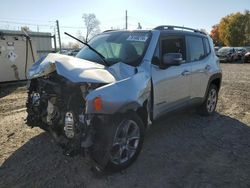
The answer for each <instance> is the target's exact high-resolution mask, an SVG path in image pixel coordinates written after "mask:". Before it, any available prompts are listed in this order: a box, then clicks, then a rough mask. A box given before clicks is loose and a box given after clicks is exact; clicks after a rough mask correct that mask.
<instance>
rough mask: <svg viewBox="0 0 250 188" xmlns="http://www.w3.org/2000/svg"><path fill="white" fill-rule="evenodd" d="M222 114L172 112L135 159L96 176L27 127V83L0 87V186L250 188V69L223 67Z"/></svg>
mask: <svg viewBox="0 0 250 188" xmlns="http://www.w3.org/2000/svg"><path fill="white" fill-rule="evenodd" d="M222 68H223V83H222V88H221V91H220V94H219V103H218V106H217V112H216V113H215V114H214V115H213V116H211V117H200V116H199V115H196V113H195V112H193V111H185V112H179V113H177V114H174V115H173V114H172V115H169V116H167V117H165V118H163V119H162V120H161V121H159V122H156V123H154V124H153V126H152V128H151V129H150V130H149V131H148V132H147V136H146V139H145V142H144V146H143V149H142V152H141V154H140V156H139V157H138V160H137V161H136V162H135V163H134V164H133V165H132V166H131V167H129V168H128V169H126V170H124V171H123V172H120V173H115V174H110V175H105V176H100V177H96V176H95V175H94V174H93V173H92V172H91V170H90V169H91V160H89V159H88V158H83V157H80V156H75V157H72V158H70V157H66V156H64V155H62V151H61V149H60V148H59V147H58V146H57V145H56V144H55V143H54V142H53V140H52V139H51V136H50V135H49V134H48V133H45V132H44V131H42V130H40V129H38V128H33V129H31V128H29V127H27V126H26V125H25V123H24V119H25V118H26V112H25V108H24V106H25V100H26V89H25V86H24V85H18V86H17V85H12V86H8V87H6V86H0V87H1V88H0V165H1V167H0V187H25V188H26V187H119V188H122V187H203V188H206V187H250V64H222Z"/></svg>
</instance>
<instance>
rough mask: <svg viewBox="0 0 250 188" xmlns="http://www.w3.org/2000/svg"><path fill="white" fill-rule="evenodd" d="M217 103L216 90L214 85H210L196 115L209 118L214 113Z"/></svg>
mask: <svg viewBox="0 0 250 188" xmlns="http://www.w3.org/2000/svg"><path fill="white" fill-rule="evenodd" d="M217 101H218V88H217V86H216V85H214V84H211V85H210V87H209V89H208V92H207V96H206V99H205V101H204V102H203V104H202V105H201V106H200V107H199V108H198V113H199V114H200V115H203V116H209V115H211V114H213V113H214V111H215V109H216V106H217Z"/></svg>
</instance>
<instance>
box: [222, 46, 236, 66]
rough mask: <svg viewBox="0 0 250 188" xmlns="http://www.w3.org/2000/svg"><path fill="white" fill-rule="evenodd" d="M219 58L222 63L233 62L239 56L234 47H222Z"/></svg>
mask: <svg viewBox="0 0 250 188" xmlns="http://www.w3.org/2000/svg"><path fill="white" fill-rule="evenodd" d="M217 56H218V57H219V60H220V62H225V63H226V62H233V61H236V60H237V59H238V54H237V53H236V50H235V48H233V47H222V48H220V49H219V50H218V53H217Z"/></svg>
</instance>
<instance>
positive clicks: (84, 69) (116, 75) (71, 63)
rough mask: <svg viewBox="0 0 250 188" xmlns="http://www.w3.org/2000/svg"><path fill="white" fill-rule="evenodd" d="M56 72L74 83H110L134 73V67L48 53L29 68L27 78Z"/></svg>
mask: <svg viewBox="0 0 250 188" xmlns="http://www.w3.org/2000/svg"><path fill="white" fill-rule="evenodd" d="M54 71H56V72H57V74H59V75H61V76H63V77H65V78H67V79H68V80H70V81H71V82H74V83H82V82H88V83H112V82H115V81H117V80H121V79H124V78H126V77H129V76H132V75H134V74H135V68H134V67H132V66H129V65H126V64H124V63H116V64H115V65H112V66H110V67H105V66H104V65H101V64H98V63H94V62H91V61H87V60H84V59H79V58H75V57H71V56H67V55H62V54H56V53H50V54H48V55H47V56H46V57H45V58H42V59H40V60H39V61H37V62H36V63H35V64H33V66H32V67H31V68H30V69H29V75H28V76H29V79H33V78H37V77H41V76H45V75H48V74H50V73H52V72H54Z"/></svg>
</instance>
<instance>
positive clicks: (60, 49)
mask: <svg viewBox="0 0 250 188" xmlns="http://www.w3.org/2000/svg"><path fill="white" fill-rule="evenodd" d="M56 27H57V34H58V42H59V51H60V52H61V51H62V45H61V36H60V29H59V22H58V20H56Z"/></svg>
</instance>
